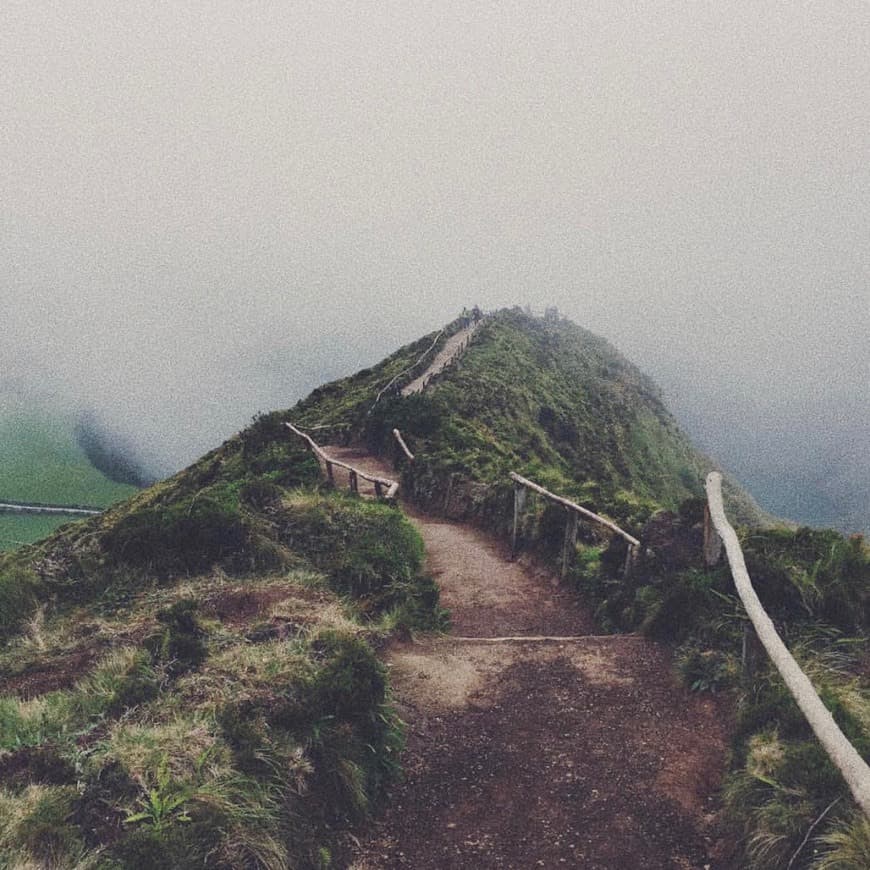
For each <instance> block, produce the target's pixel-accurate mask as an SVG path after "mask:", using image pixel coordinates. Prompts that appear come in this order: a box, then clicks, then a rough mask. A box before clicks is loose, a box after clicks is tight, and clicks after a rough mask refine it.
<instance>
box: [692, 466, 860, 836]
mask: <svg viewBox="0 0 870 870" xmlns="http://www.w3.org/2000/svg"><path fill="white" fill-rule="evenodd" d="M706 489H707V504H708V510H709V512H710V519H711V520H712V523H713V528H714V529H715V533H716V535H718V538H719V539H720V540H721V542H722V543H723V544H724V545H725V553H726V555H727V557H728V564H729V565H730V566H731V575H732V576H733V577H734V585H735V586H736V587H737V594H738V595H739V596H740V600H741V601H742V602H743V606H744V607H745V608H746V614H747V615H748V616H749V619H750V621H751V622H752V626H753V628H754V629H755V632H756V634H757V636H758V640H759V641H760V642H761V645H762V646H763V647H764V649H765V650H766V651H767V654H768V656H769V657H770V660H771V661H772V662H773V664H774V667H776V669H777V670H778V671H779V673H780V676H782V678H783V680H784V681H785V684H786V686H787V687H788V690H789V692H791V694H792V697H793V698H794V699H795V701H796V702H797V705H798V707H800V709H801V712H802V713H803V714H804V717H805V718H806V720H807V722H809V724H810V727H811V728H812V729H813V732H814V733H815V735H816V737H817V738H818V740H819V742H820V743H821V744H822V746H823V748H824V750H825V752H827V753H828V756H829V758H830V759H831V761H832V762H833V763H834V765H835V766H836V767H837V769H838V770H839V771H840V773H841V774H842V775H843V779H845V780H846V783H847V785H848V786H849V789H850V790H851V792H852V794H853V796H854V797H855V801H856V802H857V803H858V806H860V807H861V809H862V810H863V811H864V814H865V815H866V816H867V818H868V819H870V767H868V765H867V763H866V762H865V761H864V759H863V758H861V756H860V755H859V754H858V752H857V750H856V749H855V747H854V746H852V744H851V743H850V742H849V741H848V740H847V739H846V737H845V735H844V734H843V732H842V731H841V730H840V728H839V726H838V725H837V723H836V722H835V721H834V717H833V716H832V715H831V713H830V711H829V710H828V708H827V707H825V705H824V704H823V703H822V700H821V698H819V696H818V694H817V692H816V690H815V688H814V687H813V684H812V683H811V682H810V680H809V677H807V675H806V674H805V673H804V672H803V671H802V670H801V669H800V666H799V665H798V663H797V662H796V661H795V660H794V657H793V656H792V654H791V653H790V652H789V651H788V648H787V647H786V645H785V644H784V643H783V642H782V638H780V636H779V634H778V633H777V631H776V628H775V627H774V625H773V621H772V620H771V618H770V617H769V616H768V615H767V613H766V611H765V610H764V607H763V606H762V604H761V601H760V600H759V598H758V595H757V594H756V593H755V589H753V587H752V581H751V580H750V578H749V572H748V571H747V570H746V562H745V560H744V558H743V550H742V549H741V547H740V541H739V540H738V538H737V533H736V532H735V531H734V529H733V528H732V526H731V524H730V523H729V522H728V518H727V517H726V515H725V507H724V505H723V503H722V475H721V474H719V472H717V471H714V472H711V473H710V474H708V475H707V485H706ZM709 543H710V544H711V546H710V550H711V551H713V550H714V549H715V547H714V546H713V544H715V541H711V542H709ZM705 550H706V546H705Z"/></svg>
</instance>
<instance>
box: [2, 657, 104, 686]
mask: <svg viewBox="0 0 870 870" xmlns="http://www.w3.org/2000/svg"><path fill="white" fill-rule="evenodd" d="M103 652H105V647H103V646H100V645H97V644H94V645H91V646H83V647H79V648H77V649H74V650H72V651H70V652H68V653H66V654H65V655H64V656H63V657H58V658H50V659H48V660H40V661H38V662H37V663H35V664H33V665H31V666H30V667H28V668H27V669H26V670H24V671H20V672H19V673H17V674H11V675H9V676H2V675H0V694H3V695H18V697H20V698H35V697H37V696H38V695H44V694H45V693H46V692H54V691H57V690H58V689H68V688H69V687H70V686H72V685H73V684H74V683H75V682H76V681H78V680H80V679H81V678H82V675H83V674H84V673H85V672H86V671H88V670H89V668H90V666H91V665H92V664H93V663H94V661H95V660H96V659H97V657H98V656H99V655H100V654H102V653H103Z"/></svg>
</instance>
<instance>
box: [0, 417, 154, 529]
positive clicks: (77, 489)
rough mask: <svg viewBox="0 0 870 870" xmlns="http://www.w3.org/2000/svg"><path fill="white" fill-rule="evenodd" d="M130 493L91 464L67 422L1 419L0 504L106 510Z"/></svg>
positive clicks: (60, 419)
mask: <svg viewBox="0 0 870 870" xmlns="http://www.w3.org/2000/svg"><path fill="white" fill-rule="evenodd" d="M135 492H137V489H136V487H134V486H130V485H129V484H124V483H115V482H114V481H112V480H110V479H109V478H108V477H106V475H105V474H103V473H102V472H101V471H99V470H98V469H97V468H95V467H94V466H93V465H92V464H91V462H90V460H89V459H88V457H87V456H86V455H85V453H84V451H83V450H82V448H81V447H80V446H79V444H78V442H77V439H76V436H75V425H74V423H73V421H72V420H71V419H68V418H65V417H62V416H61V417H56V418H50V417H49V416H48V415H47V414H46V415H43V414H39V413H35V412H31V411H19V410H18V409H15V410H14V411H13V413H11V414H8V415H5V414H4V415H2V416H0V500H3V499H8V500H10V501H20V502H36V503H41V504H64V505H87V506H92V507H108V506H109V505H111V504H114V503H115V502H117V501H120V500H121V499H124V498H127V497H128V496H130V495H132V494H133V493H135ZM34 522H46V523H47V522H48V520H47V519H46V518H44V517H40V518H39V519H38V521H34ZM52 522H54V521H53V520H52ZM56 525H59V523H57V522H54V525H52V526H46V528H47V529H48V530H49V531H50V530H51V529H52V528H54V527H55V526H56ZM4 536H5V535H4Z"/></svg>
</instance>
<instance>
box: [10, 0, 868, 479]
mask: <svg viewBox="0 0 870 870" xmlns="http://www.w3.org/2000/svg"><path fill="white" fill-rule="evenodd" d="M0 173H2V175H0V198H2V218H0V219H2V226H0V231H2V232H0V294H2V300H0V301H2V312H3V313H2V317H3V321H2V322H3V327H2V344H0V366H2V370H0V372H2V375H0V377H6V378H10V377H13V376H20V375H21V374H22V373H26V376H27V377H26V381H27V382H28V383H32V384H33V389H34V390H36V389H37V388H39V389H40V390H42V391H49V392H50V391H52V390H55V391H57V390H60V392H62V393H63V394H64V395H66V396H68V397H72V398H74V400H75V401H77V402H81V403H83V404H85V405H90V406H94V407H96V408H98V409H100V410H101V411H103V412H104V413H107V414H109V415H110V416H111V418H112V419H113V420H114V421H115V422H118V423H121V424H123V425H124V426H125V428H127V429H129V430H134V429H135V430H136V432H137V433H138V437H139V438H140V440H141V441H142V442H143V443H144V444H145V445H146V449H147V450H148V451H150V453H151V455H152V456H155V457H160V458H161V461H162V462H163V463H164V467H166V468H168V467H173V466H177V465H179V464H181V463H183V462H186V461H188V460H189V459H191V458H193V457H194V456H195V455H198V453H200V452H202V450H203V449H205V448H207V447H208V446H211V445H212V444H214V443H217V442H219V441H220V440H222V438H223V437H225V436H226V435H228V434H230V433H231V432H232V431H234V430H235V429H238V428H239V427H240V426H241V425H242V424H243V423H245V422H246V421H247V420H248V419H249V418H250V417H251V416H252V414H253V413H254V412H256V411H257V410H261V409H263V410H265V409H269V408H272V407H276V406H278V407H280V406H286V405H289V404H290V403H291V402H292V401H293V400H294V399H296V398H298V397H299V395H300V394H301V393H302V392H303V391H304V390H307V389H308V388H310V387H311V386H314V385H316V384H317V383H318V382H320V381H322V380H323V379H324V378H325V377H334V376H336V375H338V374H343V373H345V372H348V371H351V370H354V369H356V368H358V367H360V366H361V365H363V364H367V363H370V362H372V361H374V360H375V359H378V358H380V357H382V356H383V355H385V354H386V353H387V352H389V351H391V350H393V349H394V348H395V347H396V346H397V345H398V344H400V343H402V342H405V341H407V340H410V339H412V338H415V337H417V336H418V335H419V334H421V333H424V332H428V331H430V330H432V329H434V328H436V327H437V326H439V325H441V324H442V323H444V322H445V321H447V320H449V319H452V317H453V316H454V315H455V314H456V313H457V311H458V310H459V309H461V308H462V306H463V305H465V304H472V303H474V302H478V303H479V304H481V305H482V306H484V307H486V308H491V307H495V306H502V305H512V304H522V305H525V304H527V303H528V304H531V305H532V306H534V307H535V308H538V309H542V308H543V307H544V306H545V305H551V304H555V305H558V306H559V308H560V309H561V310H562V311H563V312H564V313H566V314H567V315H569V316H570V317H572V319H575V320H576V321H577V322H579V323H580V324H582V325H584V326H586V327H587V328H590V329H592V330H593V331H596V332H599V333H601V334H603V335H605V336H606V337H608V338H609V339H611V340H612V341H613V342H614V343H615V344H616V345H617V346H618V347H619V348H620V349H621V350H623V351H624V352H625V353H626V354H627V355H628V356H630V357H631V358H632V359H633V360H634V361H635V362H637V363H638V364H639V365H641V366H642V367H643V368H644V369H646V370H647V371H648V372H650V373H651V374H652V375H653V376H654V377H656V378H657V379H658V381H659V382H660V383H661V384H662V385H663V387H664V388H665V390H666V392H667V394H668V396H669V399H670V403H671V405H672V407H673V408H674V409H675V410H676V411H677V412H678V414H679V415H680V416H681V418H682V419H684V420H685V421H687V424H688V425H690V426H691V427H693V431H694V432H695V434H696V435H697V436H698V437H699V438H700V439H701V440H703V441H705V442H706V446H708V447H710V448H711V449H713V450H714V451H716V452H718V453H719V454H720V455H722V456H723V457H725V458H728V459H729V460H730V459H731V455H732V454H738V455H739V454H742V453H744V452H745V451H746V450H748V449H751V448H752V444H753V443H754V439H756V437H758V438H760V439H761V441H763V442H764V444H766V447H765V449H767V450H769V449H771V445H773V448H775V447H776V446H777V445H779V444H781V445H784V448H785V449H786V450H787V451H791V452H792V453H793V454H795V455H797V454H798V453H800V451H801V447H800V442H801V441H802V439H803V438H804V432H803V429H801V427H807V426H809V427H810V429H812V431H813V432H816V433H817V436H814V437H817V440H819V439H821V441H825V440H826V439H827V440H830V439H835V440H836V439H839V441H837V444H836V447H837V449H842V450H845V451H846V452H850V451H851V454H854V455H855V456H857V455H859V454H860V455H861V456H864V455H865V454H866V453H867V448H868V444H867V434H866V433H867V428H866V427H867V425H868V408H870V394H868V377H870V361H868V342H867V336H868V331H870V289H868V278H870V4H868V3H867V2H864V0H851V2H837V0H830V2H825V3H821V2H777V3H758V2H756V0H741V2H735V0H716V2H693V3H686V2H679V3H669V2H648V3H645V2H633V3H630V4H623V3H618V2H613V0H607V2H586V3H580V2H567V0H565V2H561V0H560V2H535V3H531V2H530V3H518V2H504V3H498V4H493V3H468V2H467V0H462V2H458V0H457V2H454V0H437V2H434V0H433V2H421V3H415V2H409V0H401V2H398V0H396V2H381V3H374V2H372V3H360V2H358V3H331V2H325V0H316V2H298V0H297V2H292V3H274V2H269V3H266V2H238V0H233V2H223V0H215V2H210V3H204V2H202V3H201V2H192V0H188V2H185V0H172V2H150V3H137V4H133V3H130V4H128V3H117V2H111V3H110V2H106V0H93V2H80V0H65V2H53V3H45V2H39V0H26V2H20V0H4V2H3V4H2V8H0ZM832 413H833V416H832ZM730 414H737V415H738V420H739V422H738V424H737V426H736V427H732V426H729V427H727V428H734V432H732V433H728V434H725V433H723V432H722V430H721V427H722V426H724V425H725V423H726V421H727V420H728V415H730ZM798 430H800V431H798ZM796 433H797V434H796ZM818 433H820V434H818ZM843 433H847V434H843Z"/></svg>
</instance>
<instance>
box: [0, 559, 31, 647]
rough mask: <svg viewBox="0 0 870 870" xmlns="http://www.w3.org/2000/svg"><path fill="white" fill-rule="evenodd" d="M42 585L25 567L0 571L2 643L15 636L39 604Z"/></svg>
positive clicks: (0, 626)
mask: <svg viewBox="0 0 870 870" xmlns="http://www.w3.org/2000/svg"><path fill="white" fill-rule="evenodd" d="M39 590H40V583H39V578H38V577H37V576H36V574H35V573H34V572H33V571H32V570H30V569H28V568H24V567H20V566H12V567H10V568H9V569H7V570H6V571H2V570H0V643H2V642H3V641H4V640H6V639H7V638H9V637H11V636H12V635H13V634H15V633H16V632H17V631H18V630H19V629H20V628H21V626H22V624H23V623H24V622H25V621H26V620H27V619H29V618H30V617H31V616H32V615H33V613H34V612H35V611H36V608H37V606H38V604H39Z"/></svg>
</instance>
